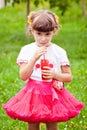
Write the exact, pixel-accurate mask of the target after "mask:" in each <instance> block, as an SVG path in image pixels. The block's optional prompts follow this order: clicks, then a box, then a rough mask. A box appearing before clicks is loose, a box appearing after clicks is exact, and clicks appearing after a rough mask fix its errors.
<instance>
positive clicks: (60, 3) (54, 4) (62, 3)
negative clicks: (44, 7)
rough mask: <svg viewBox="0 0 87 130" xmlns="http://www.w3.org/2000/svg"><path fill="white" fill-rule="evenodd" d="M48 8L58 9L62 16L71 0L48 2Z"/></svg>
mask: <svg viewBox="0 0 87 130" xmlns="http://www.w3.org/2000/svg"><path fill="white" fill-rule="evenodd" d="M49 3H50V7H51V8H53V7H58V8H59V9H60V10H61V15H64V13H65V12H66V10H67V9H68V6H70V3H71V0H49Z"/></svg>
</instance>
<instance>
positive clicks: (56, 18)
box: [54, 14, 59, 24]
mask: <svg viewBox="0 0 87 130" xmlns="http://www.w3.org/2000/svg"><path fill="white" fill-rule="evenodd" d="M54 17H55V21H56V23H57V24H58V23H59V17H58V16H57V15H56V14H54Z"/></svg>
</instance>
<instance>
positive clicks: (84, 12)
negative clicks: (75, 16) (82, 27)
mask: <svg viewBox="0 0 87 130" xmlns="http://www.w3.org/2000/svg"><path fill="white" fill-rule="evenodd" d="M82 14H83V16H86V4H85V0H82Z"/></svg>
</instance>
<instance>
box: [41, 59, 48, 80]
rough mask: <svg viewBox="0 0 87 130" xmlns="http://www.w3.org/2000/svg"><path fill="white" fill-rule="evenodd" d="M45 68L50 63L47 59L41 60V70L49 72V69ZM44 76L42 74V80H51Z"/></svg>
mask: <svg viewBox="0 0 87 130" xmlns="http://www.w3.org/2000/svg"><path fill="white" fill-rule="evenodd" d="M44 66H49V61H48V60H47V59H42V60H41V69H42V70H48V69H47V68H44ZM43 76H44V75H43V74H42V79H43V80H49V79H48V78H44V77H43Z"/></svg>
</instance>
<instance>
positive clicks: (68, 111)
mask: <svg viewBox="0 0 87 130" xmlns="http://www.w3.org/2000/svg"><path fill="white" fill-rule="evenodd" d="M2 106H3V108H4V109H5V111H6V113H7V115H8V116H10V117H11V118H14V119H19V120H21V121H25V122H29V123H39V122H45V123H47V122H63V121H67V120H69V119H70V118H73V117H75V116H77V115H78V114H79V113H80V111H81V109H82V108H83V106H84V104H83V103H82V102H79V101H78V100H77V99H76V98H75V97H74V96H73V95H72V94H71V93H70V92H68V91H67V90H66V89H65V88H63V89H62V90H57V89H55V88H54V87H53V82H43V81H36V80H32V79H31V80H29V81H28V83H27V84H26V85H25V87H24V88H23V89H21V90H20V91H19V92H18V93H17V94H16V95H15V96H14V97H12V98H11V99H10V100H9V101H8V102H7V103H6V104H3V105H2Z"/></svg>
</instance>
